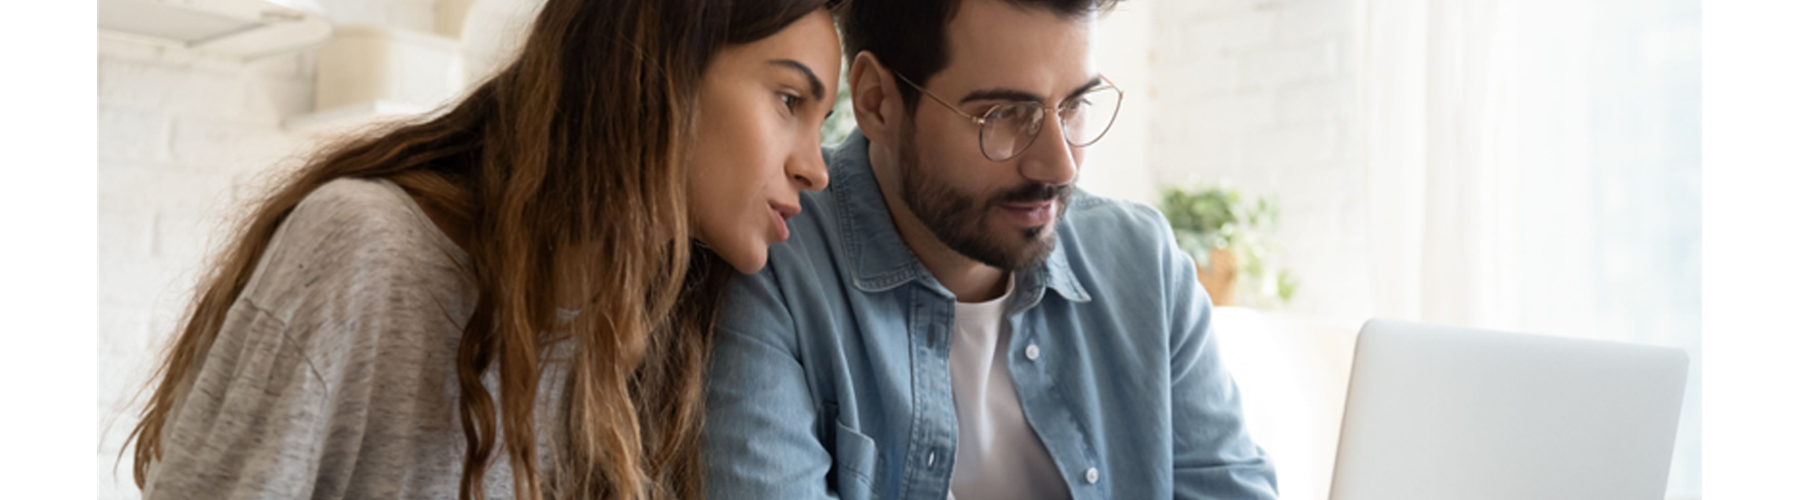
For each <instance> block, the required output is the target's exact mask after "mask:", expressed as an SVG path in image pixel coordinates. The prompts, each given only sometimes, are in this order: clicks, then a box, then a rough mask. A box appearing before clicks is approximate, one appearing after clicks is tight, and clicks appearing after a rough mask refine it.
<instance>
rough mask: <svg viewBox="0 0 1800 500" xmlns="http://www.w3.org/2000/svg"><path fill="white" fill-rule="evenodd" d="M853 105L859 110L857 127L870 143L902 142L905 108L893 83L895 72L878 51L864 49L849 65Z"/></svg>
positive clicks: (889, 143)
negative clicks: (901, 128)
mask: <svg viewBox="0 0 1800 500" xmlns="http://www.w3.org/2000/svg"><path fill="white" fill-rule="evenodd" d="M849 83H850V105H851V107H852V108H854V109H855V110H856V126H857V128H858V129H861V130H862V133H863V135H864V136H866V137H868V138H869V142H873V143H876V144H880V145H883V146H888V147H893V146H895V145H896V144H898V143H899V141H898V140H897V139H898V135H897V134H898V133H899V131H900V121H899V120H900V113H902V112H904V111H905V109H906V106H905V103H904V102H903V101H902V100H901V99H900V93H899V89H898V88H896V87H895V86H894V74H893V73H892V72H890V71H888V69H887V67H886V66H883V65H882V64H881V61H879V60H876V59H875V54H871V53H869V51H866V50H865V51H862V52H858V53H857V54H856V60H855V61H854V62H852V63H851V64H850V81H849Z"/></svg>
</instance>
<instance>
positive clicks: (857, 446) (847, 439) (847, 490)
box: [831, 420, 881, 500]
mask: <svg viewBox="0 0 1800 500" xmlns="http://www.w3.org/2000/svg"><path fill="white" fill-rule="evenodd" d="M833 424H835V425H834V427H835V429H834V432H835V435H834V436H833V437H834V438H836V439H835V443H833V448H834V449H833V450H832V454H831V456H832V464H831V478H832V482H833V483H834V484H836V486H837V493H838V498H840V499H842V500H872V499H874V498H875V479H874V478H875V473H876V471H878V470H880V469H879V467H880V461H881V455H880V454H879V453H877V452H876V448H875V440H874V439H871V438H870V437H869V436H865V435H863V433H861V432H856V430H855V429H851V428H849V427H847V426H845V425H844V424H843V423H842V422H837V421H835V420H833Z"/></svg>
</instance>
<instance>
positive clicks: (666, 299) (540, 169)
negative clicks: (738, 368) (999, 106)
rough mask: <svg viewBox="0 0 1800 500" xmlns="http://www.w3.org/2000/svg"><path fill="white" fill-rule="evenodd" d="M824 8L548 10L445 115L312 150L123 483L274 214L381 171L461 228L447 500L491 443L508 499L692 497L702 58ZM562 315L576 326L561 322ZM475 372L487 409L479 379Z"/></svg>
mask: <svg viewBox="0 0 1800 500" xmlns="http://www.w3.org/2000/svg"><path fill="white" fill-rule="evenodd" d="M827 3H828V0H735V1H732V2H721V1H718V0H675V1H670V0H611V1H580V0H549V1H548V2H546V4H545V5H544V7H543V11H542V12H541V13H540V14H539V15H538V17H537V20H536V22H535V23H534V24H533V27H532V29H531V31H530V33H529V35H528V36H527V39H526V41H525V43H524V45H523V48H522V50H521V52H520V55H519V57H518V58H517V59H516V60H514V61H513V62H512V63H511V64H509V65H508V66H506V67H505V68H504V69H502V70H501V71H500V72H499V73H498V74H497V75H495V76H494V77H493V78H491V79H490V80H488V81H486V82H484V83H483V84H482V85H480V86H479V87H477V88H475V89H474V90H473V91H472V92H471V93H470V94H469V95H468V96H467V97H465V98H464V99H463V100H462V101H461V102H459V103H457V104H455V105H454V106H452V107H450V108H449V109H448V110H446V111H444V112H443V113H442V114H441V115H439V116H437V117H435V118H429V119H423V120H421V121H417V122H415V123H410V124H404V125H400V126H397V127H396V128H393V129H391V130H387V131H385V132H383V133H379V134H371V135H368V136H364V137H361V138H356V139H352V140H349V141H347V142H345V143H343V144H341V145H338V146H335V147H331V148H327V149H325V150H324V151H322V152H321V153H320V154H319V156H317V157H316V158H315V159H314V160H312V161H311V162H309V163H308V164H307V165H306V166H304V167H303V168H301V169H299V170H298V171H296V172H294V173H293V174H292V175H291V176H290V177H288V178H286V179H284V180H283V182H281V183H280V184H279V185H278V187H277V188H276V189H275V190H273V191H272V192H270V193H269V194H268V195H267V196H266V197H265V198H263V199H262V200H260V201H259V202H258V203H256V204H255V205H254V207H253V209H252V210H251V211H250V212H248V213H247V214H246V215H245V217H244V218H243V219H242V220H241V221H240V223H239V224H240V225H239V226H238V227H237V228H236V230H235V232H234V233H233V235H232V237H231V239H230V240H228V245H227V246H226V247H224V248H223V251H222V252H221V253H219V254H217V255H215V256H214V260H213V261H212V262H211V263H210V264H209V267H208V273H207V274H206V276H205V277H204V278H203V279H202V281H201V282H200V284H199V286H198V287H197V288H196V291H195V297H194V299H193V301H192V302H191V304H190V307H189V310H188V312H187V314H186V316H185V317H184V318H183V320H182V322H181V324H180V325H181V326H180V329H179V334H178V335H177V336H176V337H175V338H174V340H173V342H172V344H171V345H170V346H169V351H168V352H167V354H166V355H165V357H164V358H163V361H162V363H161V364H160V366H159V367H158V369H157V372H156V374H155V375H154V376H153V377H152V380H153V382H152V383H153V385H152V387H154V390H153V391H152V392H151V393H150V398H149V400H148V402H147V404H146V405H145V407H144V409H143V412H142V419H141V420H140V421H139V422H138V423H137V425H136V427H135V428H133V429H132V433H131V436H130V437H129V438H128V439H129V440H130V441H132V443H133V449H132V453H133V470H132V473H133V478H134V479H135V480H136V482H137V484H138V486H139V487H140V488H141V487H143V486H144V481H145V479H146V478H145V475H146V472H147V471H148V468H149V466H150V464H151V462H153V461H155V460H157V459H159V457H161V454H162V432H161V431H162V429H163V427H164V424H165V422H166V421H167V419H168V417H169V413H170V411H171V410H172V409H173V406H174V404H175V402H176V401H177V400H178V399H180V395H181V391H183V390H185V389H184V383H185V382H186V381H188V380H189V379H191V378H192V377H193V375H194V373H195V370H197V367H198V366H200V364H201V362H202V361H203V360H204V359H205V358H206V356H207V352H208V351H209V349H210V348H211V346H212V344H213V341H214V339H215V338H217V336H218V332H219V329H220V326H221V324H222V323H223V322H224V320H225V315H226V313H227V311H228V310H229V309H230V308H231V306H232V304H233V303H234V302H235V301H236V299H237V297H238V295H239V294H240V293H242V291H243V290H244V287H245V284H246V283H248V282H249V280H250V278H251V274H252V273H253V272H254V270H255V269H256V266H257V263H258V261H259V260H260V259H261V257H262V254H263V251H264V250H265V249H266V248H267V247H268V245H269V242H270V239H271V238H272V237H273V235H274V234H275V231H276V229H277V228H279V227H280V226H281V224H282V222H283V221H284V220H285V219H286V217H287V215H288V214H289V213H290V212H291V211H292V210H293V209H294V207H295V206H296V205H298V204H299V203H300V201H301V200H302V199H303V198H305V197H306V196H307V195H308V194H310V193H311V192H312V191H313V190H315V189H316V188H318V187H319V186H321V185H324V184H325V183H327V182H330V181H332V180H335V179H341V178H384V179H388V180H391V181H393V182H395V183H396V184H398V185H399V186H401V187H402V188H403V189H405V190H406V191H407V192H408V193H409V194H411V195H412V196H413V197H414V198H415V199H417V200H419V202H420V203H421V204H422V205H423V206H425V208H426V209H427V210H430V211H431V212H433V213H434V214H435V215H441V216H442V217H443V219H444V220H443V221H440V223H442V224H445V225H447V226H451V227H452V228H454V229H456V231H452V232H461V233H463V234H465V235H467V238H466V241H464V242H461V243H463V244H464V245H465V246H466V247H467V248H465V250H466V251H467V252H468V254H469V256H470V262H471V267H472V269H470V272H471V273H472V274H473V278H474V283H475V284H476V286H477V287H478V291H479V299H478V301H477V303H476V306H475V309H474V311H473V314H472V316H471V318H470V319H469V322H468V324H467V325H465V327H464V330H463V334H462V339H461V343H460V346H459V348H458V349H459V350H458V354H457V360H456V373H457V378H458V382H459V383H460V397H459V398H458V405H459V409H458V411H459V416H460V420H461V422H462V427H463V433H464V437H465V439H466V440H467V444H468V446H467V453H466V455H465V457H464V469H463V476H462V481H461V485H460V492H461V493H460V497H461V498H465V499H466V498H481V497H482V487H481V486H482V478H483V477H484V475H485V471H486V470H487V467H488V465H489V463H490V462H491V460H492V458H493V456H494V453H495V452H496V451H497V450H496V448H502V447H503V448H504V449H505V453H506V454H507V456H508V457H509V459H510V462H511V466H512V471H513V479H514V484H513V490H514V493H515V495H516V496H518V497H519V498H529V499H538V498H545V497H560V498H623V499H640V498H645V499H647V498H697V497H700V496H702V495H703V490H702V485H701V464H700V458H699V448H700V446H699V434H700V427H701V420H702V414H701V411H700V406H701V403H702V402H703V400H704V391H703V387H704V386H703V372H704V368H705V364H706V362H707V357H708V350H709V349H710V347H711V344H712V340H711V339H712V331H711V330H712V323H713V321H714V319H715V317H716V314H715V313H716V310H717V308H718V306H719V303H720V301H721V300H722V298H723V292H724V286H725V284H726V280H728V279H729V278H730V276H731V275H732V274H733V273H732V272H731V268H730V266H728V265H726V264H725V263H724V261H723V260H722V259H720V258H718V257H717V256H716V255H713V254H712V253H711V252H710V251H707V250H704V249H702V248H699V247H698V246H697V245H695V244H694V243H693V242H692V241H691V239H690V238H691V237H692V233H691V230H690V228H689V224H690V221H689V220H688V218H687V217H688V215H687V213H688V212H687V209H686V207H687V193H686V192H685V186H686V184H685V169H684V168H683V167H682V166H683V164H684V163H683V161H684V158H683V155H682V152H683V146H684V144H687V143H688V141H690V140H691V139H692V138H691V131H692V130H693V129H694V127H693V125H694V124H693V123H692V122H693V120H694V118H693V117H694V116H695V113H694V112H695V109H694V108H695V103H696V102H697V94H698V88H699V86H700V79H701V77H702V74H703V73H704V71H705V69H706V65H707V64H708V63H709V62H710V60H711V58H712V57H713V55H714V54H715V53H717V51H718V50H719V49H720V48H722V47H724V46H725V45H728V44H737V43H746V42H750V41H754V40H758V39H761V38H765V37H768V36H770V35H773V34H775V33H776V32H778V31H780V30H781V29H782V28H785V27H786V26H787V25H789V24H791V23H792V22H794V21H796V20H798V19H800V18H801V17H804V16H805V15H807V14H809V13H812V12H814V11H816V10H817V9H820V8H823V7H827V6H828V5H827ZM830 3H835V2H834V1H833V2H830ZM576 298H579V299H580V300H576ZM559 301H561V302H559ZM559 306H562V307H572V308H576V309H579V310H580V313H579V314H578V315H577V316H576V317H575V318H574V319H573V320H571V321H569V322H568V323H561V324H559V322H558V321H557V317H556V314H557V312H556V311H557V309H558V307H559ZM553 331H554V332H561V333H559V334H557V337H555V338H549V337H546V336H545V335H546V332H553ZM563 339H567V340H568V341H571V342H572V344H573V347H574V349H573V350H572V352H573V353H574V354H573V356H572V358H573V359H571V360H570V366H569V372H568V373H569V377H570V379H569V392H568V394H567V401H568V409H569V411H568V414H567V418H566V420H565V421H564V422H563V424H562V425H566V427H567V429H568V442H567V445H566V446H565V447H564V448H566V449H558V450H557V453H556V454H555V455H554V456H555V457H557V458H556V460H555V461H556V462H557V463H555V464H552V466H551V467H549V468H546V467H544V466H543V465H541V464H539V463H538V459H537V457H538V455H537V449H536V438H535V437H533V436H536V435H537V433H536V430H535V429H534V419H533V416H532V413H533V408H534V403H535V399H536V395H537V392H538V387H539V385H538V381H539V376H540V375H539V374H540V366H541V363H540V361H541V359H542V356H543V355H544V354H545V347H546V346H547V345H548V344H549V343H551V342H555V341H560V340H563ZM490 368H496V370H495V371H496V372H497V373H496V375H498V378H499V386H500V387H499V391H498V392H499V398H498V399H499V401H498V402H497V403H496V401H494V398H492V397H491V396H490V394H489V392H488V391H487V390H486V388H485V387H484V386H483V385H482V383H481V376H482V374H483V373H484V372H486V371H487V370H488V369H490ZM497 427H498V428H497ZM502 435H504V436H508V437H509V439H505V440H504V441H502V440H501V439H500V437H499V436H502Z"/></svg>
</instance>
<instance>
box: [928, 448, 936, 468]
mask: <svg viewBox="0 0 1800 500" xmlns="http://www.w3.org/2000/svg"><path fill="white" fill-rule="evenodd" d="M936 465H937V452H935V451H934V452H931V453H927V454H925V466H926V467H932V466H936Z"/></svg>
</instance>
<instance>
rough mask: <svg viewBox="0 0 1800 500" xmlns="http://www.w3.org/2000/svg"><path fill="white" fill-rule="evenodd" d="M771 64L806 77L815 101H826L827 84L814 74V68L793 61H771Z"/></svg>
mask: <svg viewBox="0 0 1800 500" xmlns="http://www.w3.org/2000/svg"><path fill="white" fill-rule="evenodd" d="M769 64H773V65H775V66H780V67H783V68H787V69H790V70H793V71H794V72H797V73H800V74H801V75H803V76H805V77H806V83H807V85H808V86H809V87H810V88H808V89H807V90H809V91H811V92H812V98H813V100H824V99H825V82H823V81H820V80H819V75H818V74H816V73H813V70H812V68H811V67H809V66H807V65H806V64H805V63H802V62H800V61H795V60H793V59H772V60H770V61H769Z"/></svg>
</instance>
